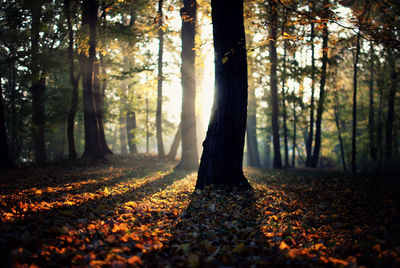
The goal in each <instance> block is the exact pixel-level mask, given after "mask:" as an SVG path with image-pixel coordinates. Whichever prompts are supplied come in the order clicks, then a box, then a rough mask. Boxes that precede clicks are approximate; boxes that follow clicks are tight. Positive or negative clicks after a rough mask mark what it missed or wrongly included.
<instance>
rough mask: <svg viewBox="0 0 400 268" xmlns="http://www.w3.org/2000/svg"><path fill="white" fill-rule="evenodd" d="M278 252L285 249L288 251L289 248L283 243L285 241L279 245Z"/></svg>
mask: <svg viewBox="0 0 400 268" xmlns="http://www.w3.org/2000/svg"><path fill="white" fill-rule="evenodd" d="M279 249H280V250H285V249H290V247H289V246H288V245H287V244H286V243H285V241H282V242H281V244H280V245H279Z"/></svg>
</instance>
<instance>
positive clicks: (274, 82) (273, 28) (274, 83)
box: [269, 0, 282, 168]
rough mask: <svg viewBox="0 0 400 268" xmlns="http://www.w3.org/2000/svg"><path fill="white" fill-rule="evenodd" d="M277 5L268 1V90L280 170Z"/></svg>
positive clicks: (274, 144) (275, 162) (275, 166)
mask: <svg viewBox="0 0 400 268" xmlns="http://www.w3.org/2000/svg"><path fill="white" fill-rule="evenodd" d="M277 8H278V7H277V3H276V1H275V0H269V14H270V15H269V35H270V43H269V57H270V62H271V73H270V88H271V107H272V136H273V147H274V164H273V167H274V168H282V159H281V148H280V142H279V123H278V115H279V106H278V77H277V65H278V56H277V54H276V43H277V27H278V26H277V24H278V13H277Z"/></svg>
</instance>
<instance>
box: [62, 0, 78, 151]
mask: <svg viewBox="0 0 400 268" xmlns="http://www.w3.org/2000/svg"><path fill="white" fill-rule="evenodd" d="M64 8H65V17H66V19H67V28H68V65H69V78H70V80H71V84H72V98H71V106H70V108H69V111H68V119H67V136H68V154H69V158H71V159H75V158H76V150H75V137H74V123H75V115H76V111H77V109H78V87H79V78H80V73H79V75H78V76H76V75H75V64H74V32H73V30H72V23H71V12H70V1H69V0H64Z"/></svg>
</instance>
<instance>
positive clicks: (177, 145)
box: [168, 123, 182, 160]
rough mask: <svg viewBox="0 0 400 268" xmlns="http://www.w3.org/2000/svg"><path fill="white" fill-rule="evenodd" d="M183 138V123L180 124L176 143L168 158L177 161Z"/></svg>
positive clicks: (173, 143)
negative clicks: (176, 157)
mask: <svg viewBox="0 0 400 268" xmlns="http://www.w3.org/2000/svg"><path fill="white" fill-rule="evenodd" d="M181 137H182V127H181V123H179V126H178V130H177V131H176V133H175V137H174V141H173V142H172V145H171V150H170V151H169V153H168V158H169V159H171V160H175V156H176V153H177V152H178V148H179V143H180V142H181Z"/></svg>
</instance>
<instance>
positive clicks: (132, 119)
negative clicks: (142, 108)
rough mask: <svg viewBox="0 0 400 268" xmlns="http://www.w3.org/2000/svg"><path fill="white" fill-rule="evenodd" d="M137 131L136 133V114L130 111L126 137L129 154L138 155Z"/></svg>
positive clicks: (127, 116)
mask: <svg viewBox="0 0 400 268" xmlns="http://www.w3.org/2000/svg"><path fill="white" fill-rule="evenodd" d="M135 131H136V113H135V112H132V111H129V112H127V114H126V135H127V138H128V147H129V153H131V154H137V153H138V150H137V147H136V139H135Z"/></svg>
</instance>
